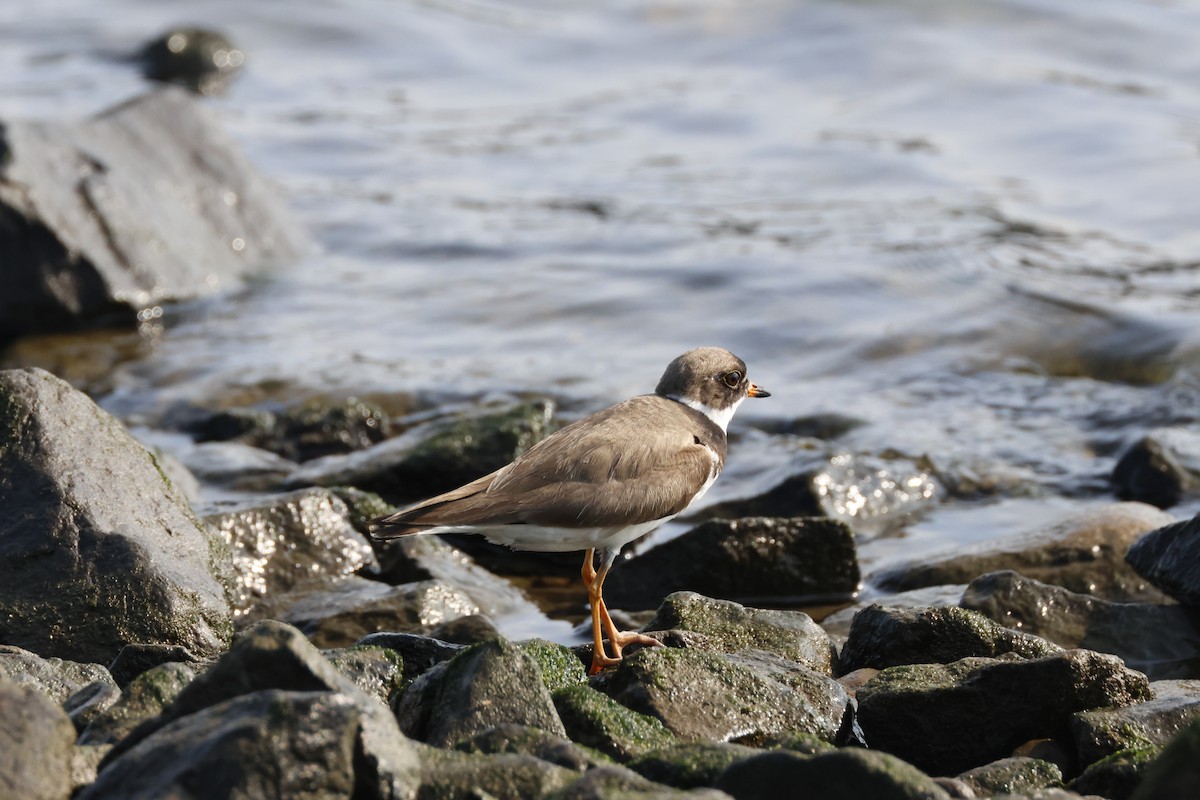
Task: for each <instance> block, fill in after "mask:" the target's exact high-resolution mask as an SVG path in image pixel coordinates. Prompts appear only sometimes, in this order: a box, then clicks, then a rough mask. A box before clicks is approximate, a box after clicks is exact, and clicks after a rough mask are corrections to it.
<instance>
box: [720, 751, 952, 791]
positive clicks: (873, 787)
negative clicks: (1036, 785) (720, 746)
mask: <svg viewBox="0 0 1200 800" xmlns="http://www.w3.org/2000/svg"><path fill="white" fill-rule="evenodd" d="M783 787H790V788H791V789H792V790H794V791H795V792H796V793H797V794H799V793H800V792H801V791H803V794H804V796H806V797H820V798H822V800H859V799H860V798H868V797H869V798H879V799H880V800H884V798H886V800H948V798H949V795H948V794H946V792H945V790H943V789H942V788H941V787H940V786H938V785H937V784H936V783H934V780H933V778H930V777H929V776H928V775H926V774H924V773H923V772H921V771H920V770H918V769H917V768H916V767H914V766H912V765H910V764H906V763H904V762H903V761H901V760H900V759H898V758H896V757H895V756H891V755H888V754H887V753H882V752H879V751H876V750H861V749H858V748H845V749H842V750H838V751H836V752H832V753H824V754H822V755H817V756H803V755H799V754H797V753H789V752H787V751H775V752H770V753H763V754H761V755H758V756H755V757H754V758H747V759H745V760H742V761H737V762H735V763H734V764H732V765H731V766H730V767H729V768H728V769H726V770H725V772H724V773H722V774H721V777H720V778H719V779H718V780H717V784H716V788H718V789H721V790H723V791H726V792H728V793H729V794H731V795H733V797H734V798H735V800H777V798H779V797H780V796H781V794H780V792H781V789H782V788H783ZM801 787H802V788H801Z"/></svg>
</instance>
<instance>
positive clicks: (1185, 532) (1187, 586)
mask: <svg viewBox="0 0 1200 800" xmlns="http://www.w3.org/2000/svg"><path fill="white" fill-rule="evenodd" d="M1125 560H1126V561H1128V562H1129V564H1130V565H1131V566H1132V567H1133V568H1134V569H1135V570H1137V571H1138V574H1139V575H1141V576H1143V577H1144V578H1145V579H1146V580H1148V581H1150V582H1151V583H1153V584H1154V585H1155V586H1157V587H1158V588H1160V589H1162V590H1163V591H1164V592H1166V593H1167V594H1169V595H1170V596H1171V597H1174V598H1175V599H1176V600H1178V601H1179V602H1181V603H1183V604H1184V605H1187V606H1200V516H1197V517H1192V518H1191V519H1189V520H1184V521H1183V522H1176V523H1174V524H1173V525H1166V526H1165V527H1162V528H1159V529H1158V530H1156V531H1151V532H1150V533H1148V534H1146V535H1145V536H1143V537H1142V538H1141V539H1139V540H1138V541H1137V543H1136V544H1134V545H1133V547H1131V548H1129V552H1128V553H1126V555H1125Z"/></svg>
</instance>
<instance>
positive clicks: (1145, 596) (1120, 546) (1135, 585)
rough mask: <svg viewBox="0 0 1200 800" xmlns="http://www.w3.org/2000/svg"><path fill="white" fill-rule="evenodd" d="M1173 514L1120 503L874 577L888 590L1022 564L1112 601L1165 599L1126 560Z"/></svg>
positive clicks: (1046, 578) (1038, 575) (1045, 578)
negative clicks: (1129, 552) (1128, 553)
mask: <svg viewBox="0 0 1200 800" xmlns="http://www.w3.org/2000/svg"><path fill="white" fill-rule="evenodd" d="M1172 521H1174V520H1173V518H1172V517H1171V516H1170V515H1169V514H1166V513H1164V512H1162V511H1159V510H1158V509H1156V508H1154V507H1153V506H1148V505H1145V504H1144V503H1115V504H1112V505H1108V506H1104V507H1101V508H1097V509H1091V510H1088V511H1084V512H1082V513H1079V514H1075V515H1072V516H1069V517H1067V518H1065V519H1063V520H1061V521H1060V522H1058V523H1057V524H1054V525H1051V526H1049V527H1046V528H1039V529H1036V530H1032V531H1029V532H1027V533H1025V534H1021V535H1018V536H1012V537H1007V538H1005V539H1002V540H1000V541H998V542H989V543H986V544H981V545H979V546H977V547H973V548H961V547H956V548H955V549H954V550H953V551H952V552H947V553H945V554H942V555H939V554H932V555H930V556H927V557H923V558H922V559H921V560H920V561H916V562H910V563H906V564H900V565H897V566H894V567H889V568H888V569H886V570H884V571H882V572H880V573H878V574H876V575H873V576H871V579H872V581H873V582H874V583H875V584H876V585H877V586H878V587H879V588H881V589H883V590H885V591H905V590H908V589H917V588H920V587H922V586H937V585H941V584H949V583H970V582H971V581H973V580H974V579H975V578H977V577H978V576H980V575H984V574H986V573H989V572H998V571H1000V570H1015V571H1016V572H1019V573H1021V574H1022V575H1025V576H1027V577H1030V578H1033V579H1034V580H1039V581H1042V582H1044V583H1050V584H1055V585H1058V586H1063V587H1065V588H1067V589H1070V590H1071V591H1073V592H1081V593H1084V594H1093V595H1096V596H1097V597H1102V598H1104V599H1106V600H1117V601H1135V602H1162V600H1163V596H1162V594H1161V593H1160V592H1158V591H1157V590H1155V589H1154V588H1153V587H1151V586H1149V585H1148V584H1147V582H1146V581H1145V580H1144V579H1143V578H1142V577H1141V576H1139V575H1138V574H1137V573H1136V572H1134V571H1133V570H1132V569H1131V568H1130V567H1129V566H1128V565H1126V564H1125V560H1124V559H1125V551H1126V550H1127V549H1128V548H1129V546H1130V545H1131V544H1133V543H1134V542H1136V541H1137V540H1138V539H1139V538H1141V536H1142V535H1143V534H1145V533H1146V532H1147V531H1151V530H1154V529H1155V528H1158V527H1161V526H1163V525H1166V524H1168V523H1170V522H1172Z"/></svg>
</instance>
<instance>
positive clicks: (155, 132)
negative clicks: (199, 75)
mask: <svg viewBox="0 0 1200 800" xmlns="http://www.w3.org/2000/svg"><path fill="white" fill-rule="evenodd" d="M0 154H3V158H0V169H2V172H0V252H4V253H5V262H4V267H5V276H6V278H5V291H4V293H3V294H0V341H2V340H4V339H7V338H11V337H14V336H17V335H21V334H25V333H33V332H38V331H49V330H63V329H67V328H75V327H79V326H82V325H93V324H97V323H100V322H103V321H104V320H105V319H106V318H107V319H120V320H122V321H126V322H127V323H128V324H130V325H133V324H134V323H135V322H136V321H137V318H138V315H139V312H145V313H143V314H142V318H143V319H149V320H153V319H155V314H157V315H158V316H160V317H161V309H160V308H159V306H160V305H161V304H162V303H164V302H168V301H173V300H181V299H186V298H191V297H197V296H201V295H206V294H211V293H213V292H215V291H218V290H222V289H227V288H228V287H229V286H230V285H231V284H233V283H236V282H238V281H240V279H241V275H242V274H243V273H244V272H246V271H247V270H249V269H253V268H258V267H261V266H263V265H265V264H266V263H268V262H272V261H287V260H291V259H294V258H296V257H297V256H298V255H299V254H300V253H301V252H303V251H305V250H307V249H309V247H310V244H309V239H308V237H307V235H306V234H305V233H304V232H303V231H302V230H301V229H300V228H298V227H297V225H296V224H295V223H294V222H293V221H292V219H291V218H290V215H289V213H288V212H287V210H286V209H285V207H284V205H283V203H282V202H281V201H280V200H279V198H278V197H276V196H275V194H274V192H273V190H272V189H270V188H269V187H268V185H267V184H266V182H264V181H263V180H262V178H261V177H259V176H258V175H257V174H256V173H255V171H254V169H253V168H252V167H251V165H250V164H249V162H248V161H247V160H246V159H245V157H244V156H243V155H242V154H241V153H240V152H239V151H238V149H237V147H236V146H235V145H234V143H233V142H232V140H230V139H229V137H227V136H226V135H225V134H223V133H222V132H221V131H219V130H218V129H217V126H216V125H215V124H214V123H213V121H212V119H211V116H210V114H209V112H208V111H207V110H206V109H204V108H202V107H201V105H200V103H199V102H198V101H197V100H196V99H195V98H194V97H191V96H189V95H188V94H187V93H186V92H184V91H182V90H179V89H160V90H156V91H153V92H150V93H148V94H146V95H143V96H141V97H138V98H135V99H133V100H130V101H128V102H126V103H123V104H122V105H119V106H117V107H115V108H112V109H109V110H108V111H105V112H103V113H101V114H98V115H97V116H95V117H92V118H90V119H87V120H83V121H81V122H75V123H63V122H24V121H13V120H9V121H6V122H5V123H4V124H3V126H2V127H0Z"/></svg>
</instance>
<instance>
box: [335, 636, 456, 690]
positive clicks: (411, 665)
mask: <svg viewBox="0 0 1200 800" xmlns="http://www.w3.org/2000/svg"><path fill="white" fill-rule="evenodd" d="M357 646H359V647H384V648H387V649H388V650H394V651H395V652H396V653H398V654H399V655H400V658H401V660H402V661H403V663H404V681H405V683H407V682H409V681H412V680H413V679H415V678H416V677H417V676H418V675H421V674H423V673H424V672H426V671H427V670H429V669H430V668H431V667H433V666H435V665H437V664H440V663H442V662H443V661H449V660H450V659H452V658H454V657H455V656H456V655H458V654H459V653H461V652H462V651H463V650H465V649H466V647H464V646H463V645H460V644H451V643H450V642H443V641H441V640H440V639H434V638H432V637H430V636H421V635H419V634H416V633H392V632H381V633H372V634H369V635H367V636H364V637H363V638H361V639H359V640H358V643H357Z"/></svg>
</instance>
